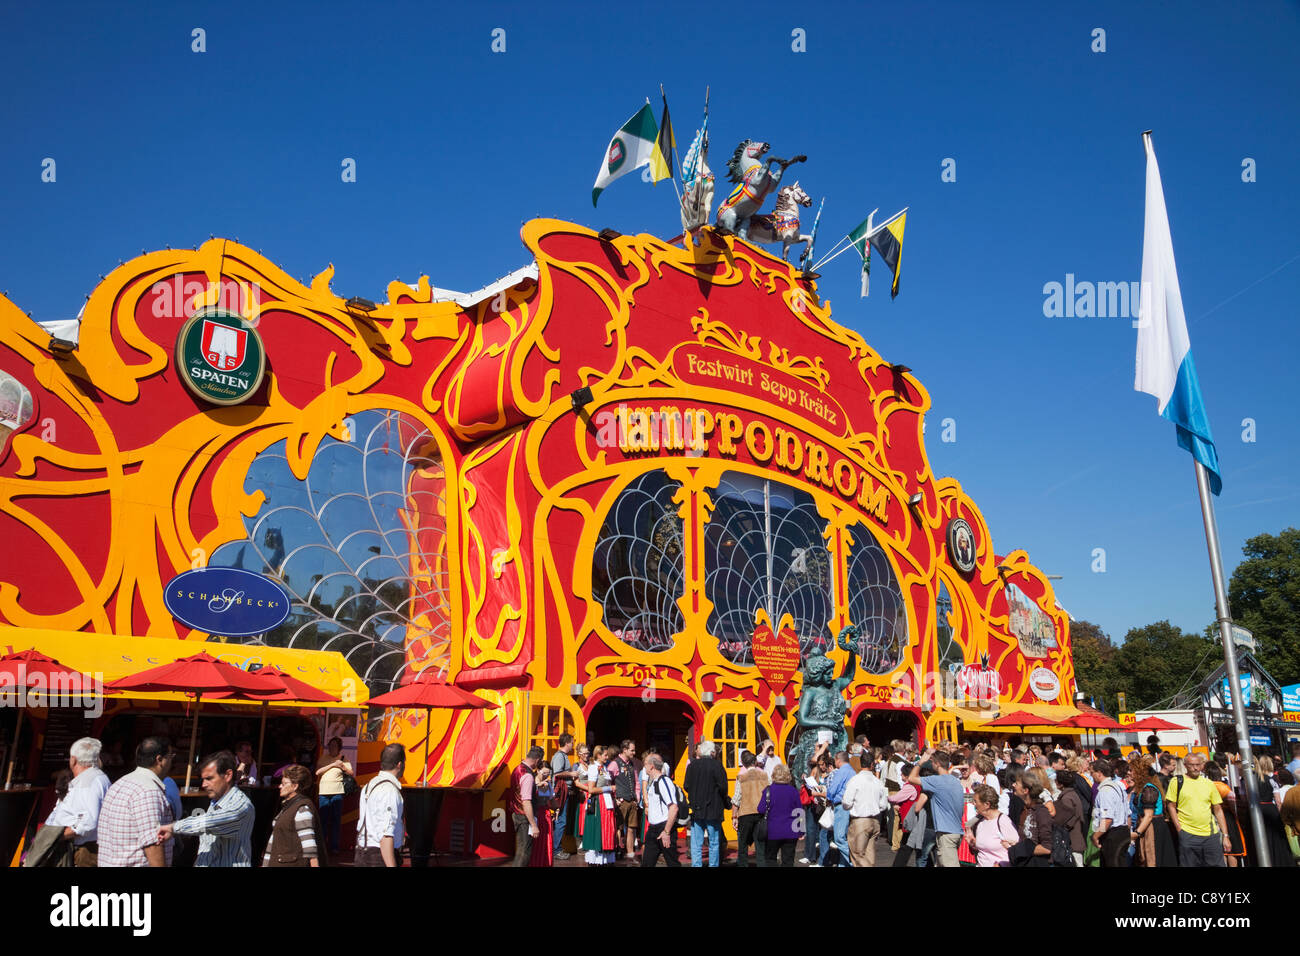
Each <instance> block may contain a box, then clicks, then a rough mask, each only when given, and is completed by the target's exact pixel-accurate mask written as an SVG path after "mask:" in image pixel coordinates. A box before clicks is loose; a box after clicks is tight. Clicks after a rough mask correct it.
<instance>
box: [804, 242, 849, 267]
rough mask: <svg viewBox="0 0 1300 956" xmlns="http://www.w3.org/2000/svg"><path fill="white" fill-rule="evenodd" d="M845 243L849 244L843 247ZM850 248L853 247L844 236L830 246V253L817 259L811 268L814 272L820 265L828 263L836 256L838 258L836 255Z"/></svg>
mask: <svg viewBox="0 0 1300 956" xmlns="http://www.w3.org/2000/svg"><path fill="white" fill-rule="evenodd" d="M846 242H847V243H849V244H848V245H847V246H846V245H845V243H846ZM852 246H853V243H852V242H850V241H849V237H848V236H844V237H843V238H841V239H840V241H839V242H837V243H835V245H833V246H831V251H830V252H828V253H826V254H825V255H824V256H822V257H821V258H820V259H818V260H817V261H816V262H815V263H813V266H812V268H813V269H814V270H816V269H819V268H821V265H822V263H824V262H829V261H830V260H831V259H833V258H835V257H836V256H838V255H839V254H840V253H842V252H848V250H849V249H850V248H852Z"/></svg>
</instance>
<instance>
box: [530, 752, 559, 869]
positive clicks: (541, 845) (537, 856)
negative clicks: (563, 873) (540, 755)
mask: <svg viewBox="0 0 1300 956" xmlns="http://www.w3.org/2000/svg"><path fill="white" fill-rule="evenodd" d="M554 802H555V778H554V777H552V776H551V768H550V767H547V766H545V765H542V766H540V767H538V768H537V774H536V776H534V778H533V819H534V820H535V821H537V836H535V837H533V852H532V853H531V854H530V855H529V857H528V865H529V866H551V865H552V863H553V854H554V852H555V848H554V846H553V845H552V840H551V834H552V833H554V832H555V810H554V809H552V805H553V804H554Z"/></svg>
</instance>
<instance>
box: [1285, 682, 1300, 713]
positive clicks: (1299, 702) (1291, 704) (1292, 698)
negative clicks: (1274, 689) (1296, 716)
mask: <svg viewBox="0 0 1300 956" xmlns="http://www.w3.org/2000/svg"><path fill="white" fill-rule="evenodd" d="M1282 709H1283V710H1300V684H1287V685H1286V686H1285V687H1283V688H1282Z"/></svg>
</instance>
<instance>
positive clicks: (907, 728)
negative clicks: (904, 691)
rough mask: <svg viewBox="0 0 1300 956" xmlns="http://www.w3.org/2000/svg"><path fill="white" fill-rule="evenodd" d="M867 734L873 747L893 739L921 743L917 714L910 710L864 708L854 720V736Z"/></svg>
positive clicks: (880, 745)
mask: <svg viewBox="0 0 1300 956" xmlns="http://www.w3.org/2000/svg"><path fill="white" fill-rule="evenodd" d="M860 734H866V735H867V739H868V740H870V741H871V746H873V747H883V746H885V744H887V743H889V742H890V741H891V740H907V741H910V742H912V743H920V736H919V725H918V723H917V719H916V715H915V714H913V713H912V712H911V711H910V710H894V709H893V708H892V707H891V708H886V709H884V710H871V709H870V708H868V709H866V710H864V711H863V712H862V713H860V714H859V715H858V719H857V720H855V721H854V722H853V736H854V737H857V736H858V735H860Z"/></svg>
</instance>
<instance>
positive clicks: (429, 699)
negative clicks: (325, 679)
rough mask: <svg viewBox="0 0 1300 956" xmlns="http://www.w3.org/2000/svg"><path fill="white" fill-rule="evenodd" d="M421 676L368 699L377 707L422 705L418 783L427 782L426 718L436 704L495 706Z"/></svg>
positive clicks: (464, 691) (441, 682)
mask: <svg viewBox="0 0 1300 956" xmlns="http://www.w3.org/2000/svg"><path fill="white" fill-rule="evenodd" d="M426 673H428V672H427V671H424V672H422V673H421V675H420V676H418V677H416V679H415V680H413V681H411V683H409V684H403V685H402V686H401V687H398V688H396V689H395V690H390V691H389V692H388V693H387V694H380V695H379V696H378V697H371V698H370V703H371V704H372V705H374V706H376V707H421V708H423V709H424V712H425V714H424V769H423V770H422V771H421V773H420V786H422V787H423V786H426V785H427V784H428V775H429V737H430V736H431V734H430V731H429V721H430V719H431V718H432V715H433V708H435V707H465V708H469V709H471V710H483V709H484V708H487V707H493V706H495V705H494V704H492V703H491V702H490V701H486V700H484V699H483V698H482V697H479V696H477V695H476V694H471V693H470V692H469V691H467V690H461V689H460V688H459V687H457V686H455V685H454V684H448V683H446V682H445V681H436V680H433V679H432V678H426V677H424V676H423V675H424V674H426Z"/></svg>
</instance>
